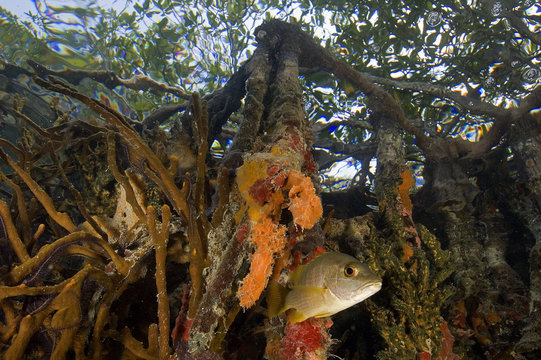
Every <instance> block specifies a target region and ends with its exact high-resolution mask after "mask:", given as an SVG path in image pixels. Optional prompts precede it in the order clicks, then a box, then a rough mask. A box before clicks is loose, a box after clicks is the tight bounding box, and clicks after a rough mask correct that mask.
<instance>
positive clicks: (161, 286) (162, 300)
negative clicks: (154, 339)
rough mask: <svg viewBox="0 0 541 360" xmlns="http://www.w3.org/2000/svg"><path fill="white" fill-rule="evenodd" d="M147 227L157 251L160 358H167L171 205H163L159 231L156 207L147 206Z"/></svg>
mask: <svg viewBox="0 0 541 360" xmlns="http://www.w3.org/2000/svg"><path fill="white" fill-rule="evenodd" d="M147 214H148V218H147V227H148V232H149V233H150V237H151V238H152V242H153V243H154V248H155V250H156V251H155V252H156V288H157V290H158V323H159V329H160V335H159V345H160V348H159V349H160V351H159V352H160V359H166V358H167V357H168V356H169V355H170V354H171V349H170V347H169V333H170V332H169V330H170V329H169V320H170V313H169V298H168V297H167V280H166V273H165V267H166V257H167V240H168V237H169V221H170V219H171V210H170V209H169V206H167V205H164V206H163V207H162V225H161V229H160V231H159V232H158V230H157V228H156V214H155V212H154V207H152V206H148V207H147Z"/></svg>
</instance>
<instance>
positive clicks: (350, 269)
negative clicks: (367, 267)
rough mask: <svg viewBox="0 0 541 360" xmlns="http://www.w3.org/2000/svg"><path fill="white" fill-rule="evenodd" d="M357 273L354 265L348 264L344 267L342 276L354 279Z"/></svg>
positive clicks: (357, 269) (357, 270)
mask: <svg viewBox="0 0 541 360" xmlns="http://www.w3.org/2000/svg"><path fill="white" fill-rule="evenodd" d="M358 273H359V268H357V265H355V264H349V265H346V266H345V267H344V275H346V277H354V276H355V275H357V274H358Z"/></svg>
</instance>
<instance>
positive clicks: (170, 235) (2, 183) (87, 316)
mask: <svg viewBox="0 0 541 360" xmlns="http://www.w3.org/2000/svg"><path fill="white" fill-rule="evenodd" d="M35 81H36V82H37V83H38V84H40V85H41V86H43V87H45V88H47V89H49V90H52V91H55V92H57V93H61V94H65V95H68V96H70V97H71V98H73V99H78V100H80V101H81V102H82V103H84V104H86V105H87V106H89V107H90V108H92V109H94V110H95V111H96V112H97V113H98V114H99V115H100V116H101V117H102V118H104V119H106V120H107V122H106V125H104V123H103V122H94V124H93V125H91V124H92V122H81V121H76V120H74V119H70V121H64V122H62V123H61V124H60V125H58V126H55V127H53V128H49V129H43V128H41V127H39V126H38V125H37V124H35V123H34V122H33V121H32V120H31V119H29V118H28V117H26V116H25V115H24V114H23V113H22V112H21V111H20V109H21V107H20V106H19V107H17V106H16V107H14V108H13V109H12V110H11V115H12V116H14V117H16V118H18V119H21V121H23V123H24V124H25V126H24V127H23V128H22V138H21V140H20V141H19V142H18V143H16V144H14V143H12V142H9V141H7V140H4V139H2V143H1V144H0V145H1V146H2V148H1V149H0V159H1V171H0V192H1V193H0V241H1V243H2V248H3V250H2V252H3V255H2V264H1V265H2V267H1V268H0V276H1V278H0V311H1V314H2V317H1V319H0V353H1V354H2V357H3V358H4V359H8V360H9V359H22V358H27V359H41V358H44V357H50V358H51V359H64V358H66V357H68V358H76V359H104V358H117V357H118V358H125V359H135V358H140V359H167V358H169V357H171V356H173V350H172V348H171V346H170V324H171V316H170V300H169V299H170V298H169V295H168V292H170V291H171V289H170V288H169V289H168V284H167V280H166V278H167V276H166V274H167V273H168V272H178V275H176V276H177V277H179V278H181V279H182V281H183V282H186V281H187V280H186V278H187V265H186V263H187V262H189V263H190V266H189V272H190V274H191V275H192V279H193V281H192V282H191V284H192V289H191V293H192V294H198V293H201V286H202V283H201V279H202V276H201V272H202V269H203V267H204V266H205V263H206V255H205V254H206V244H205V240H206V232H207V231H208V228H209V223H208V221H204V220H206V218H205V219H203V218H202V217H197V216H195V215H194V213H193V212H194V210H195V208H196V207H199V208H201V207H202V206H203V203H204V202H205V201H206V199H205V197H204V187H205V172H206V165H205V161H206V156H207V148H208V146H207V141H206V134H207V117H206V111H205V110H202V109H205V108H206V103H205V102H203V103H201V101H200V99H199V97H198V96H197V95H194V96H193V97H192V107H191V108H192V112H191V114H190V116H192V118H193V119H194V123H195V125H194V130H195V131H194V132H195V133H196V134H197V139H198V140H197V144H195V145H194V148H193V149H194V152H195V155H193V157H194V158H196V159H197V164H194V166H193V170H194V172H195V176H192V177H190V176H189V174H187V173H182V172H181V171H179V169H178V161H175V159H174V158H173V157H172V156H171V154H170V153H168V148H171V147H174V146H175V141H177V140H175V139H173V138H168V139H167V138H164V137H163V134H162V133H160V131H158V130H155V131H153V132H148V133H146V134H143V135H140V134H138V133H137V132H135V131H134V130H133V128H132V127H131V126H130V125H129V124H128V122H127V121H126V119H125V118H124V117H123V115H121V114H120V113H117V112H115V111H114V110H111V109H110V108H107V107H105V106H103V105H101V104H100V103H99V102H97V101H95V100H93V99H90V98H88V97H86V96H84V95H82V94H81V93H79V92H78V91H77V90H75V89H73V88H70V87H68V86H67V85H65V84H63V83H61V82H59V81H55V80H53V81H51V82H49V81H44V80H41V79H35ZM60 116H64V117H68V114H61V115H60ZM96 124H97V125H96ZM159 136H161V137H159ZM143 137H147V138H143ZM153 139H160V140H163V139H166V140H165V141H160V142H158V141H156V142H153V141H152V140H153ZM148 144H154V148H151V147H150V146H149V145H148ZM188 149H189V147H188ZM177 155H178V154H177ZM186 155H187V156H188V155H191V154H186ZM179 174H181V175H183V177H180V176H179ZM192 184H193V185H192ZM170 207H172V208H173V211H174V213H173V214H174V215H173V214H172V211H171V209H170ZM156 213H158V215H157V214H156ZM160 216H161V221H160V220H159V217H160ZM168 242H169V244H168ZM170 259H173V260H172V261H171V260H170ZM153 283H154V284H153ZM173 290H174V289H173ZM156 294H157V303H156ZM199 299H200V297H198V296H193V297H192V302H197V301H199ZM140 307H146V309H144V315H143V316H139V315H138V314H136V311H141V310H143V309H141V308H140ZM193 307H194V308H197V306H196V305H194V306H193ZM134 318H137V319H138V320H137V323H136V324H135V325H134V323H133V321H134V320H133V319H134Z"/></svg>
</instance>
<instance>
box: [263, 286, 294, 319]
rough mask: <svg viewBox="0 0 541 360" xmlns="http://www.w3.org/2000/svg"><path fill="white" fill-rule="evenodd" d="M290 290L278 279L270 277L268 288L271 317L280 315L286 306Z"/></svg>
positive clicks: (269, 313) (268, 304)
mask: <svg viewBox="0 0 541 360" xmlns="http://www.w3.org/2000/svg"><path fill="white" fill-rule="evenodd" d="M288 292H289V290H288V289H287V288H286V287H285V286H283V285H281V284H280V283H279V282H278V281H276V280H274V279H270V281H269V286H268V289H267V307H268V315H269V317H270V318H271V317H274V316H277V315H280V314H281V313H283V312H284V311H286V310H287V309H286V308H285V303H286V296H287V293H288Z"/></svg>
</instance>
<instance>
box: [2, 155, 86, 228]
mask: <svg viewBox="0 0 541 360" xmlns="http://www.w3.org/2000/svg"><path fill="white" fill-rule="evenodd" d="M0 157H2V158H3V159H4V160H5V161H6V162H7V163H8V164H9V166H11V167H12V168H13V170H15V172H16V173H17V175H19V176H20V177H21V179H22V180H23V181H24V182H25V184H26V186H28V188H29V189H30V191H32V193H33V194H34V196H35V197H36V198H37V199H38V201H39V202H40V203H41V205H43V207H44V208H45V211H47V214H48V215H49V216H50V217H51V219H53V220H54V221H55V222H56V223H57V224H58V225H60V226H62V227H63V228H64V229H66V230H67V231H68V232H70V233H71V232H74V231H75V229H76V226H75V224H74V223H73V222H72V221H71V219H70V218H69V216H68V215H67V214H66V213H63V212H59V211H57V210H56V208H55V206H54V203H53V200H52V199H51V197H50V196H49V195H47V193H46V192H45V190H43V189H42V188H41V187H40V186H39V185H38V183H36V182H35V181H34V179H32V177H31V176H30V174H29V173H28V172H26V171H24V170H23V169H22V168H21V167H20V166H19V165H17V163H15V161H13V160H12V159H11V157H9V156H8V155H7V154H5V153H4V152H3V151H2V150H0Z"/></svg>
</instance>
